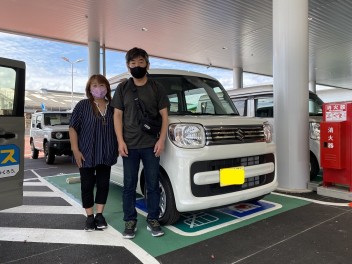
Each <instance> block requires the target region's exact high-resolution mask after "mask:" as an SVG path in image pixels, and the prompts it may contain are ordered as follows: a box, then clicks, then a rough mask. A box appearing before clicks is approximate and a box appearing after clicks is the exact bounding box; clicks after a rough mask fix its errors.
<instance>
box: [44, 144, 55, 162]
mask: <svg viewBox="0 0 352 264" xmlns="http://www.w3.org/2000/svg"><path fill="white" fill-rule="evenodd" d="M44 155H45V162H46V164H54V161H55V153H54V152H53V151H52V150H51V149H50V147H49V143H48V142H45V144H44Z"/></svg>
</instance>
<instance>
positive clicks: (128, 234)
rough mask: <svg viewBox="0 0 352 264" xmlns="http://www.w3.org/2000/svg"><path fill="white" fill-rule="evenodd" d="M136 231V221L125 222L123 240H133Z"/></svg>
mask: <svg viewBox="0 0 352 264" xmlns="http://www.w3.org/2000/svg"><path fill="white" fill-rule="evenodd" d="M136 231H137V221H134V220H130V221H126V222H125V231H123V234H122V236H123V238H129V239H131V238H134V237H135V232H136Z"/></svg>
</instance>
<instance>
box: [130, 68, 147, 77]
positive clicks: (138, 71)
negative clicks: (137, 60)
mask: <svg viewBox="0 0 352 264" xmlns="http://www.w3.org/2000/svg"><path fill="white" fill-rule="evenodd" d="M130 71H131V74H132V76H133V77H134V78H136V79H141V78H143V77H144V76H145V75H146V73H147V66H145V67H140V66H138V67H134V68H130Z"/></svg>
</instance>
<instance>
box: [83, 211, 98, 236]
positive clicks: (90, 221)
mask: <svg viewBox="0 0 352 264" xmlns="http://www.w3.org/2000/svg"><path fill="white" fill-rule="evenodd" d="M95 227H96V226H95V221H94V216H93V215H92V216H88V217H87V220H86V226H85V228H84V230H86V231H88V232H91V231H94V230H95Z"/></svg>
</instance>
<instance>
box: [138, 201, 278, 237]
mask: <svg viewBox="0 0 352 264" xmlns="http://www.w3.org/2000/svg"><path fill="white" fill-rule="evenodd" d="M136 207H137V211H138V213H140V214H142V215H144V216H147V212H146V206H145V201H144V198H140V199H137V201H136ZM281 207H282V205H281V204H278V203H274V202H269V201H265V200H260V201H259V202H255V203H238V204H235V205H231V206H227V207H224V208H220V209H214V210H210V211H203V212H197V213H182V214H181V217H180V220H179V221H178V222H177V223H175V224H174V225H168V226H165V227H166V228H168V229H169V230H171V231H173V232H175V233H176V234H179V235H182V236H199V235H203V234H205V233H208V232H211V231H214V230H217V229H220V228H223V227H226V226H229V225H233V224H236V223H239V222H242V221H244V220H248V219H250V218H253V217H257V216H259V215H263V214H266V213H269V212H272V211H275V210H278V209H280V208H281Z"/></svg>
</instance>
